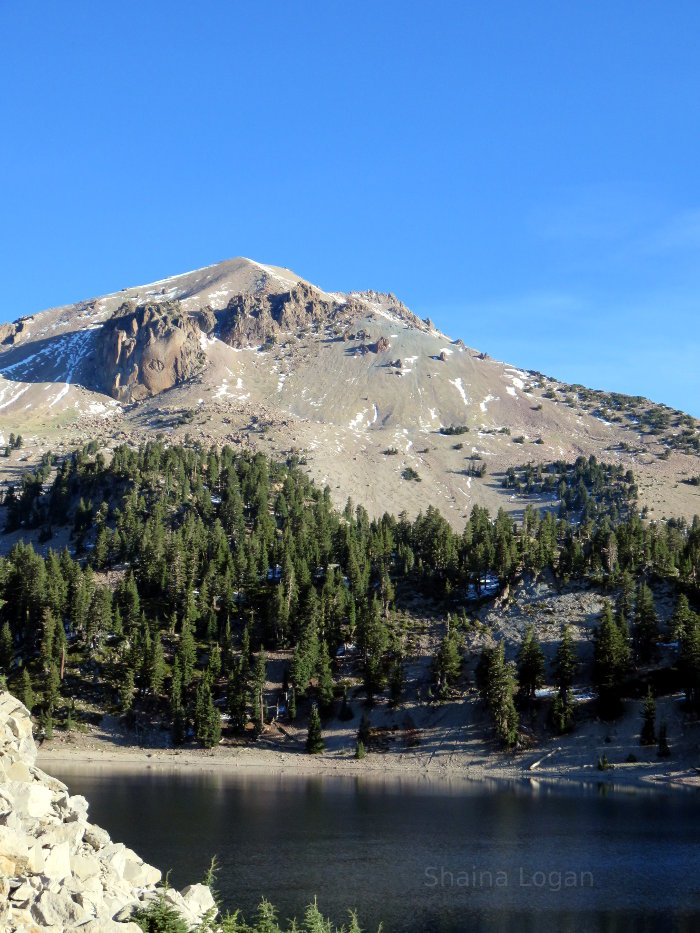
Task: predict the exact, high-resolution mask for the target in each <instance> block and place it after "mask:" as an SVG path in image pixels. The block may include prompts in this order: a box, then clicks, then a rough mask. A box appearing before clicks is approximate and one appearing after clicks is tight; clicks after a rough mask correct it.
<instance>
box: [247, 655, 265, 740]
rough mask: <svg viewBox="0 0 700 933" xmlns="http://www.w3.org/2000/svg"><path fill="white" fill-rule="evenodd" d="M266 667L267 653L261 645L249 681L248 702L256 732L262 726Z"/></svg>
mask: <svg viewBox="0 0 700 933" xmlns="http://www.w3.org/2000/svg"><path fill="white" fill-rule="evenodd" d="M266 668H267V655H266V654H265V652H264V651H263V647H262V645H261V646H260V651H259V652H258V654H257V656H256V658H255V664H254V665H253V673H252V676H251V681H250V702H251V705H252V707H253V722H254V723H255V729H256V732H262V729H263V726H264V724H265V723H264V717H263V690H264V689H265V680H266V679H267V675H266Z"/></svg>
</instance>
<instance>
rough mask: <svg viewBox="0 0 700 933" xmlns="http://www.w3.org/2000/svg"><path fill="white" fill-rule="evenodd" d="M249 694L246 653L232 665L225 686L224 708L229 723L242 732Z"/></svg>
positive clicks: (246, 716) (245, 722) (245, 721)
mask: <svg viewBox="0 0 700 933" xmlns="http://www.w3.org/2000/svg"><path fill="white" fill-rule="evenodd" d="M249 694H250V667H249V664H248V658H247V656H246V655H243V656H241V658H240V659H239V661H238V663H236V664H234V665H233V668H232V670H231V673H230V674H229V678H228V686H227V688H226V708H227V710H228V714H229V716H230V717H231V725H232V726H233V728H234V729H236V730H237V731H239V732H242V731H243V730H244V729H245V727H246V724H247V722H248V697H249Z"/></svg>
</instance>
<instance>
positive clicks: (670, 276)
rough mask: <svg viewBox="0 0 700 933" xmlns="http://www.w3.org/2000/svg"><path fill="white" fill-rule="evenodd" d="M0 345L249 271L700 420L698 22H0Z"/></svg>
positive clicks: (519, 9) (368, 17)
mask: <svg viewBox="0 0 700 933" xmlns="http://www.w3.org/2000/svg"><path fill="white" fill-rule="evenodd" d="M0 36H1V38H0V43H1V45H0V88H1V90H0V96H1V100H2V110H1V111H0V112H1V113H2V131H3V132H2V140H3V141H2V145H1V146H0V169H1V173H2V181H3V196H2V204H3V212H2V213H3V223H2V226H1V227H0V247H1V249H0V257H1V259H0V262H1V263H2V272H3V285H2V289H1V290H0V321H2V320H11V319H14V318H16V317H18V316H19V315H20V314H24V313H27V312H31V311H36V310H39V309H42V308H45V307H49V306H52V305H57V304H63V303H67V302H71V301H74V300H77V299H80V298H86V297H91V296H94V295H98V294H103V293H105V292H110V291H114V290H117V289H119V288H122V287H124V286H127V285H133V284H140V283H143V282H147V281H150V280H154V279H158V278H161V277H163V276H166V275H170V274H175V273H178V272H182V271H185V270H188V269H192V268H196V267H198V266H201V265H206V264H209V263H212V262H216V261H218V260H220V259H224V258H229V257H232V256H237V255H245V256H250V257H252V258H255V259H258V260H259V261H261V262H270V263H275V264H278V265H284V266H289V267H291V268H293V269H294V270H295V271H296V272H298V273H299V274H300V275H302V276H304V277H305V278H308V279H310V280H311V281H313V282H316V283H317V284H319V285H321V286H322V287H325V288H329V289H343V290H348V289H353V288H357V289H364V288H375V289H378V290H383V291H393V292H394V293H395V294H397V295H398V296H399V297H400V298H402V299H403V300H404V301H405V302H406V303H407V304H408V305H409V306H410V307H412V308H413V309H414V310H415V311H416V312H417V313H418V314H420V315H421V316H425V315H428V314H429V315H430V316H431V317H432V318H433V320H434V321H435V322H436V323H437V324H438V325H439V326H440V327H441V328H442V329H444V330H446V331H447V332H448V333H450V334H451V335H453V336H455V337H456V336H461V337H463V338H464V340H465V341H466V342H467V343H468V344H469V345H471V346H475V347H477V348H480V349H485V350H487V351H488V352H489V353H490V354H491V355H492V356H494V357H500V358H502V359H507V360H508V361H510V362H513V363H515V364H518V365H521V366H525V367H528V368H536V369H540V370H542V371H544V372H546V373H549V374H551V375H554V376H557V377H560V378H562V379H566V380H569V381H578V382H582V383H585V384H587V385H590V386H593V387H601V388H606V389H616V390H620V391H626V392H631V393H635V394H636V393H639V394H643V395H648V396H651V397H652V398H654V399H656V400H659V401H664V402H666V403H668V404H670V405H673V406H677V407H680V408H684V409H686V410H689V411H691V412H693V413H694V414H695V415H700V366H699V365H698V360H699V359H700V326H699V323H698V321H699V314H698V311H699V301H698V300H699V298H700V262H698V257H699V253H700V55H698V36H700V4H698V3H696V2H683V0H680V2H671V3H661V2H658V0H657V2H654V3H651V2H643V0H641V2H632V0H629V2H625V3H619V2H611V0H605V2H593V0H585V2H578V3H575V2H571V3H561V2H554V0H552V2H549V3H542V2H529V3H523V2H520V0H518V2H500V3H499V2H495V3H484V2H481V0H479V2H455V3H450V2H440V0H433V2H431V3H427V2H411V0H400V2H384V0H373V2H358V0H355V2H353V3H344V4H341V3H337V2H329V0H324V2H303V3H302V2H297V3H294V2H289V0H286V2H275V0H266V2H264V3H255V2H247V3H236V2H233V0H229V2H223V3H215V2H210V3H207V2H202V3H197V4H195V3H185V2H176V0H170V2H167V3H166V2H148V0H139V2H130V0H121V2H119V3H95V2H83V3H80V2H72V0H63V2H60V3H56V2H32V3H15V2H5V3H2V4H0Z"/></svg>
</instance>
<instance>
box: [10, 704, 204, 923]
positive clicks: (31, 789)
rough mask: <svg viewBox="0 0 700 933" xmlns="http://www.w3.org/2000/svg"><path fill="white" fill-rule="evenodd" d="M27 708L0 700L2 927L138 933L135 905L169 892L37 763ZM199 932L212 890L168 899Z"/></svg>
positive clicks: (194, 889)
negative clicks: (88, 816)
mask: <svg viewBox="0 0 700 933" xmlns="http://www.w3.org/2000/svg"><path fill="white" fill-rule="evenodd" d="M36 754H37V750H36V745H35V744H34V739H33V737H32V723H31V718H30V715H29V713H28V711H27V709H26V708H25V707H24V706H23V705H22V704H21V703H20V702H19V700H17V699H15V697H13V696H12V695H11V694H9V693H0V930H3V931H4V933H15V931H16V933H20V931H21V933H30V931H31V933H34V931H36V933H42V931H44V930H47V931H57V930H80V931H84V933H139V931H140V927H138V926H137V925H136V924H135V923H133V922H130V919H129V918H130V916H131V914H132V912H133V910H134V909H136V908H137V907H141V908H143V907H146V906H148V904H149V903H151V902H152V901H154V900H155V899H157V898H158V897H160V896H161V895H163V889H162V888H158V887H157V885H158V883H159V882H160V880H161V873H160V871H159V870H158V869H157V868H154V867H153V866H152V865H147V864H146V863H145V862H144V861H143V860H142V859H141V858H139V856H138V855H137V854H136V853H135V852H133V851H132V850H131V849H129V848H127V847H126V846H125V845H124V844H123V843H121V842H112V840H111V839H110V837H109V834H108V833H107V832H106V831H105V830H104V829H101V828H100V827H99V826H95V825H93V824H92V823H89V822H88V819H87V811H88V803H87V800H86V799H85V798H84V797H81V796H77V795H74V796H71V795H70V793H69V792H68V788H67V787H66V785H65V784H63V783H61V781H57V780H56V779H55V778H52V777H51V776H50V775H48V774H45V773H44V772H43V771H41V770H40V769H39V768H37V767H36V766H35V761H36ZM164 897H165V900H166V902H167V903H169V904H171V905H172V906H173V907H174V908H175V909H176V910H177V911H178V912H179V913H180V914H181V915H182V917H183V918H184V919H185V920H186V921H187V922H188V923H189V925H190V927H191V928H194V927H196V926H197V925H199V924H200V923H201V921H202V918H203V917H204V916H205V914H207V912H208V911H211V910H213V909H215V904H214V899H213V897H212V894H211V892H210V890H209V888H208V887H206V885H202V884H194V885H190V886H189V887H187V888H185V889H184V890H183V891H182V892H181V893H180V892H179V891H175V890H173V889H170V888H169V889H167V890H166V891H165V892H164Z"/></svg>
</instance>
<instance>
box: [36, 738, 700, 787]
mask: <svg viewBox="0 0 700 933" xmlns="http://www.w3.org/2000/svg"><path fill="white" fill-rule="evenodd" d="M81 738H82V737H81ZM92 741H93V742H94V743H95V744H91V745H87V744H86V743H84V742H81V741H77V742H74V741H71V738H70V737H65V738H64V737H63V736H61V739H59V740H58V741H56V739H55V738H54V739H53V740H52V742H51V743H50V744H47V743H43V744H42V746H41V747H40V748H39V754H38V757H37V765H38V766H39V767H40V768H42V769H43V770H44V771H47V772H48V773H49V774H51V772H52V766H53V765H56V766H57V768H58V770H59V771H60V772H61V773H62V774H65V773H66V771H70V770H72V769H73V768H75V769H76V770H80V771H83V770H84V769H85V767H86V766H92V767H98V768H101V769H106V770H108V771H111V772H115V773H118V772H122V773H124V772H131V773H134V772H139V771H147V772H152V773H160V774H167V773H169V772H171V773H172V772H177V773H179V774H191V775H201V774H217V775H222V776H226V775H246V774H248V775H255V774H258V775H259V774H265V775H270V776H276V777H280V778H308V777H321V778H333V779H352V780H357V779H358V778H362V779H364V780H366V781H368V782H369V781H372V782H378V781H381V782H390V783H399V784H406V785H412V786H416V787H418V786H420V785H426V784H429V785H430V787H431V790H436V791H439V790H441V789H442V790H450V791H453V790H455V789H456V787H458V786H460V785H461V786H462V787H463V788H464V789H468V788H472V789H473V788H475V787H478V786H481V787H487V786H491V788H493V789H495V788H498V787H501V788H506V787H510V788H511V789H518V788H520V789H523V790H527V791H530V792H536V791H537V790H538V789H539V788H540V787H543V786H544V787H546V788H547V789H548V790H561V791H596V792H600V791H603V792H605V791H616V792H625V793H637V792H644V793H654V794H658V793H668V792H669V791H674V792H678V791H685V792H689V791H690V792H692V791H698V790H700V774H698V773H697V772H696V771H695V769H690V768H685V769H682V770H681V769H675V770H666V771H664V770H663V769H661V768H659V766H658V764H657V763H655V762H649V763H638V764H635V765H627V764H625V765H617V766H615V767H614V768H612V769H611V770H609V771H598V770H597V769H596V768H595V767H594V766H592V765H588V764H585V765H582V764H580V763H579V765H578V767H570V766H569V767H566V766H563V767H562V766H560V767H556V765H554V766H550V767H535V768H533V767H532V766H533V764H534V765H537V763H538V759H539V761H540V762H542V764H544V762H543V761H542V758H543V756H542V754H539V755H538V756H533V755H532V753H521V754H520V755H518V756H517V757H509V756H507V755H505V754H504V755H502V756H496V755H494V756H493V758H492V759H489V760H487V761H486V762H484V760H483V759H480V760H479V761H477V762H474V761H471V762H470V761H469V760H463V761H462V760H460V761H452V760H451V761H449V762H441V761H438V762H437V763H436V764H433V760H434V756H433V755H431V754H425V753H423V754H421V753H420V752H418V753H413V754H410V755H406V756H404V755H400V756H396V757H394V756H393V755H392V754H391V753H376V752H369V753H368V754H367V756H366V757H365V758H363V759H362V760H358V759H356V758H355V757H354V756H351V755H349V754H339V753H338V752H333V751H330V752H329V753H327V754H323V755H308V754H306V753H305V752H296V751H295V752H289V751H281V750H279V751H278V750H275V749H271V748H261V747H251V746H220V747H217V748H216V749H213V750H205V749H196V748H184V749H170V748H147V747H140V746H137V745H116V744H114V743H113V742H110V741H105V740H99V739H98V740H95V739H94V738H93V739H92ZM558 751H560V749H553V750H550V751H549V752H548V753H547V758H548V762H553V760H555V759H556V757H557V752H558ZM460 757H461V756H460ZM392 759H393V760H392Z"/></svg>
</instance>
